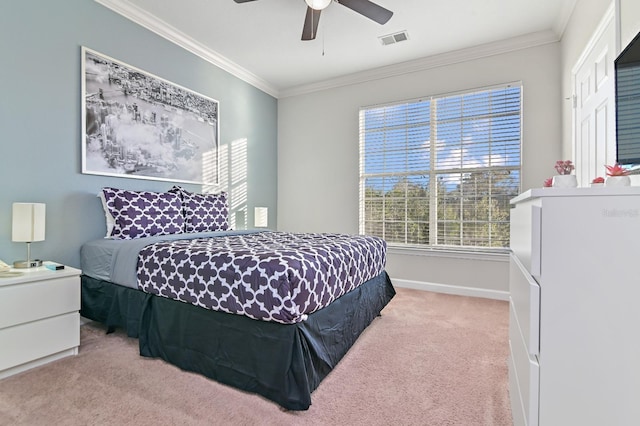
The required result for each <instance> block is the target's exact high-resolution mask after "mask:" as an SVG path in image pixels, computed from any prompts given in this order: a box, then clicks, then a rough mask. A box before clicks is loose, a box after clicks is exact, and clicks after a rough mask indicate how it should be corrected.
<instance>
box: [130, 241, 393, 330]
mask: <svg viewBox="0 0 640 426" xmlns="http://www.w3.org/2000/svg"><path fill="white" fill-rule="evenodd" d="M385 261H386V243H385V242H384V240H382V239H380V238H377V237H372V236H364V235H343V234H293V233H285V232H259V233H253V234H242V235H227V236H221V237H214V238H199V239H192V240H177V241H166V242H159V243H154V244H151V245H148V246H146V247H144V248H143V249H142V250H141V251H140V253H139V255H138V267H137V275H138V287H139V288H140V289H141V290H143V291H145V292H147V293H152V294H156V295H160V296H164V297H167V298H170V299H176V300H180V301H183V302H186V303H191V304H194V305H197V306H202V307H204V308H208V309H213V310H218V311H224V312H229V313H234V314H241V315H246V316H248V317H250V318H254V319H258V320H264V321H276V322H279V323H284V324H291V323H296V322H300V321H303V320H304V319H305V318H306V316H307V314H310V313H312V312H315V311H317V310H319V309H321V308H323V307H324V306H327V305H328V304H329V303H331V302H332V301H334V300H335V299H337V298H338V297H340V296H342V295H343V294H345V293H347V292H349V291H351V290H353V289H354V288H356V287H358V286H359V285H360V284H362V283H364V282H365V281H367V280H369V279H371V278H373V277H375V276H377V275H379V274H380V273H381V272H382V271H383V269H384V265H385Z"/></svg>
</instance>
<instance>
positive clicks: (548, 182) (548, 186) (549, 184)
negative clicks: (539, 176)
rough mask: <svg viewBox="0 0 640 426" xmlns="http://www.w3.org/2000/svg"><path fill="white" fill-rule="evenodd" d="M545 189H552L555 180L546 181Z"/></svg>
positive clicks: (548, 179)
mask: <svg viewBox="0 0 640 426" xmlns="http://www.w3.org/2000/svg"><path fill="white" fill-rule="evenodd" d="M542 186H543V187H545V188H551V187H552V186H553V178H547V179H545V180H544V183H543V184H542Z"/></svg>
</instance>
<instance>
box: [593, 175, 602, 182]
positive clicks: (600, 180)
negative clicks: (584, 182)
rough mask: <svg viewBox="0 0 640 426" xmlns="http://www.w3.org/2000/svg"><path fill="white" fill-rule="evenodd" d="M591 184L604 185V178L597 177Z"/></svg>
mask: <svg viewBox="0 0 640 426" xmlns="http://www.w3.org/2000/svg"><path fill="white" fill-rule="evenodd" d="M591 183H604V178H603V177H601V176H598V177H597V178H595V179H593V180H592V181H591Z"/></svg>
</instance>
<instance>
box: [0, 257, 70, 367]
mask: <svg viewBox="0 0 640 426" xmlns="http://www.w3.org/2000/svg"><path fill="white" fill-rule="evenodd" d="M14 271H18V270H14ZM20 271H21V272H23V274H22V275H21V276H18V277H11V278H0V379H1V378H4V377H7V376H10V375H12V374H16V373H19V372H21V371H24V370H26V369H29V368H32V367H35V366H38V365H42V364H44V363H47V362H50V361H53V360H56V359H59V358H62V357H65V356H69V355H75V354H77V353H78V346H79V345H80V314H79V310H80V271H79V270H78V269H74V268H70V267H68V266H67V267H65V268H64V269H62V270H59V271H51V270H49V269H47V268H45V267H44V266H43V267H39V268H34V269H30V270H20Z"/></svg>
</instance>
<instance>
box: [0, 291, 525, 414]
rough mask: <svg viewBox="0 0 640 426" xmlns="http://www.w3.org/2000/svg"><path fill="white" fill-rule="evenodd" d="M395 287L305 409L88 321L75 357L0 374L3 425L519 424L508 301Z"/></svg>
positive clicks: (0, 411)
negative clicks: (217, 378)
mask: <svg viewBox="0 0 640 426" xmlns="http://www.w3.org/2000/svg"><path fill="white" fill-rule="evenodd" d="M397 292H398V294H397V295H396V297H395V298H394V299H393V300H392V301H391V303H390V304H389V305H388V306H387V307H386V308H385V309H384V310H383V312H382V316H381V317H379V318H376V319H375V320H374V322H373V323H372V324H371V326H369V328H367V329H366V330H365V332H364V333H363V334H362V336H361V337H360V338H359V339H358V341H357V342H356V344H355V345H354V346H353V347H352V348H351V350H350V351H349V352H348V353H347V355H346V356H345V357H344V358H343V360H342V361H341V362H340V364H339V365H338V366H337V367H336V368H335V369H334V371H333V372H331V374H329V376H328V377H327V378H326V379H325V380H324V381H323V382H322V383H321V384H320V386H319V387H318V389H317V390H316V391H315V392H314V393H313V394H312V396H311V398H312V406H311V408H310V409H309V410H308V411H302V412H289V411H285V410H282V409H281V408H280V407H279V406H278V405H276V404H274V403H272V402H270V401H268V400H266V399H264V398H262V397H259V396H256V395H253V394H249V393H245V392H241V391H238V390H236V389H233V388H230V387H227V386H224V385H221V384H218V383H216V382H214V381H212V380H209V379H207V378H205V377H202V376H199V375H197V374H192V373H188V372H184V371H181V370H179V369H178V368H176V367H174V366H172V365H169V364H167V363H166V362H164V361H161V360H155V359H148V358H143V357H140V356H139V354H138V341H137V340H136V339H130V338H128V337H126V336H125V335H124V334H123V333H121V332H116V333H114V334H110V335H105V334H104V328H103V327H102V326H101V325H98V324H95V323H90V324H87V325H84V326H82V328H81V346H80V353H79V354H78V355H77V356H75V357H70V358H65V359H63V360H59V361H56V362H53V363H50V364H47V365H44V366H42V367H38V368H35V369H33V370H29V371H26V372H24V373H21V374H18V375H16V376H12V377H9V378H6V379H4V380H1V381H0V424H1V425H106V424H116V425H118V424H122V425H124V424H135V425H430V426H439V425H465V426H466V425H491V426H500V425H511V424H512V422H511V412H510V408H509V400H508V386H507V356H508V334H507V329H508V304H507V302H503V301H496V300H488V299H479V298H470V297H463V296H453V295H447V294H438V293H431V292H423V291H419V290H410V289H403V288H398V289H397Z"/></svg>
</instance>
